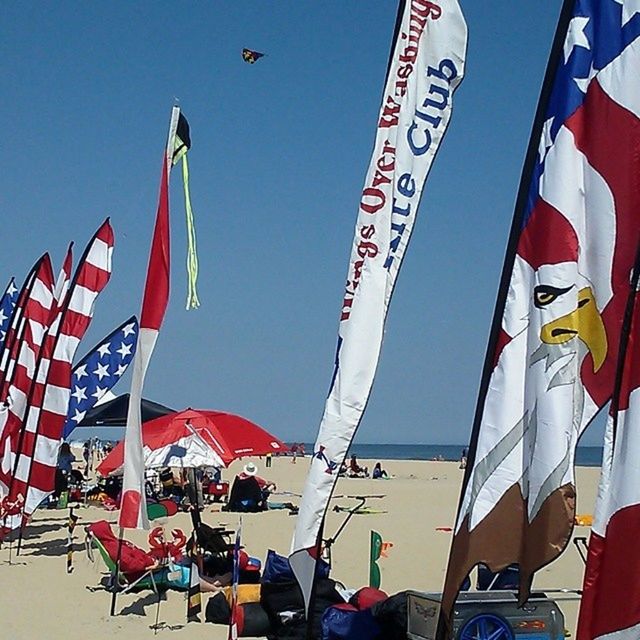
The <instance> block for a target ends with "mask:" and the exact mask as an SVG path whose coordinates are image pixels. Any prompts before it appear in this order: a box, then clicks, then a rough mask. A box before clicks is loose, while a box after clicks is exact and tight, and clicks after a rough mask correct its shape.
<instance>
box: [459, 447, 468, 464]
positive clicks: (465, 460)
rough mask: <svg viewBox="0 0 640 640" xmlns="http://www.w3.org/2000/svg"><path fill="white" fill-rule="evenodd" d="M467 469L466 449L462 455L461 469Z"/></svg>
mask: <svg viewBox="0 0 640 640" xmlns="http://www.w3.org/2000/svg"><path fill="white" fill-rule="evenodd" d="M466 468H467V448H466V447H465V448H464V449H463V450H462V453H461V454H460V469H466Z"/></svg>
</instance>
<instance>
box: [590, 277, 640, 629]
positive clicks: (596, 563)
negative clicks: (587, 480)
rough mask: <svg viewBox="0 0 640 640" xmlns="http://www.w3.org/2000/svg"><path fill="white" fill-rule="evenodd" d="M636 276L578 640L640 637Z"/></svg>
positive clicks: (639, 309) (639, 303)
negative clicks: (639, 604) (639, 603)
mask: <svg viewBox="0 0 640 640" xmlns="http://www.w3.org/2000/svg"><path fill="white" fill-rule="evenodd" d="M639 276H640V271H639V270H638V265H636V270H635V274H634V281H633V285H634V286H633V291H632V293H631V297H632V299H631V300H630V305H629V307H630V311H631V313H630V315H629V322H626V321H625V325H627V326H625V327H624V328H623V337H622V340H621V342H620V357H619V360H618V362H619V366H618V378H617V381H616V391H615V393H614V397H613V398H612V400H611V408H610V412H609V420H608V422H607V429H606V433H605V447H604V455H603V460H602V472H601V477H600V486H599V488H598V498H597V501H596V507H595V512H594V516H595V517H594V522H593V526H592V528H591V537H590V539H589V551H588V554H587V566H586V570H585V575H584V584H583V589H582V598H581V601H580V615H579V617H578V630H577V638H578V640H595V639H596V638H605V637H606V638H607V640H618V639H620V640H625V639H627V638H638V637H640V607H639V606H638V602H639V601H640V600H639V597H638V596H639V595H640V591H639V587H638V575H640V552H638V544H637V537H636V534H637V531H638V528H639V526H640V465H639V464H638V451H640V298H639V297H638V279H639ZM625 320H626V319H625ZM625 338H627V340H625Z"/></svg>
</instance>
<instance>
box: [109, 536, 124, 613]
mask: <svg viewBox="0 0 640 640" xmlns="http://www.w3.org/2000/svg"><path fill="white" fill-rule="evenodd" d="M123 539H124V528H123V527H120V531H119V532H118V553H117V554H116V564H115V567H114V568H113V573H112V574H111V589H112V591H111V611H110V612H109V615H111V616H115V615H116V598H117V596H118V573H119V571H120V556H121V555H122V541H123Z"/></svg>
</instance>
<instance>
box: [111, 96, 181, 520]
mask: <svg viewBox="0 0 640 640" xmlns="http://www.w3.org/2000/svg"><path fill="white" fill-rule="evenodd" d="M179 119H180V109H179V108H178V107H174V108H173V110H172V112H171V121H170V124H169V135H168V138H167V144H166V147H165V151H164V153H163V157H162V173H161V178H160V195H159V199H158V210H157V213H156V221H155V227H154V230H153V239H152V240H151V252H150V255H149V266H148V267H147V279H146V282H145V288H144V297H143V300H142V312H141V314H140V332H139V334H138V346H137V350H136V355H135V357H134V360H133V376H132V380H131V396H130V399H129V411H128V414H127V430H126V432H125V438H124V477H123V480H122V501H121V507H120V513H119V516H118V524H119V525H120V527H121V528H126V529H148V528H149V518H148V517H147V506H146V499H145V490H144V455H143V451H142V415H141V402H142V389H143V386H144V378H145V375H146V372H147V367H148V366H149V360H150V359H151V355H152V353H153V350H154V348H155V344H156V340H157V339H158V333H159V331H160V326H161V325H162V321H163V319H164V315H165V312H166V310H167V304H168V302H169V274H170V270H169V269H170V255H169V245H170V228H169V175H170V173H171V167H172V166H173V159H174V154H175V153H176V148H175V141H176V130H177V128H178V121H179ZM178 153H179V151H178Z"/></svg>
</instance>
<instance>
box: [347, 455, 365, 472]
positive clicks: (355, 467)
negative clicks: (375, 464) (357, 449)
mask: <svg viewBox="0 0 640 640" xmlns="http://www.w3.org/2000/svg"><path fill="white" fill-rule="evenodd" d="M349 477H350V478H368V477H369V469H368V468H367V467H361V466H360V465H359V464H358V460H357V458H356V454H355V453H354V454H352V455H351V461H350V462H349Z"/></svg>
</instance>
